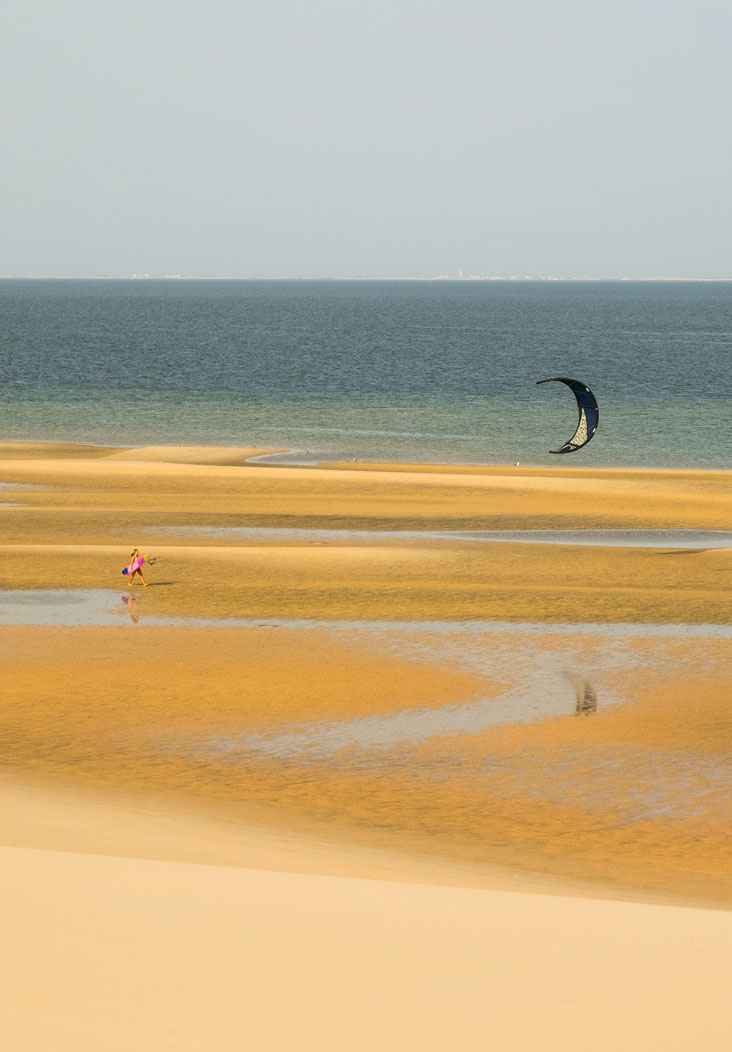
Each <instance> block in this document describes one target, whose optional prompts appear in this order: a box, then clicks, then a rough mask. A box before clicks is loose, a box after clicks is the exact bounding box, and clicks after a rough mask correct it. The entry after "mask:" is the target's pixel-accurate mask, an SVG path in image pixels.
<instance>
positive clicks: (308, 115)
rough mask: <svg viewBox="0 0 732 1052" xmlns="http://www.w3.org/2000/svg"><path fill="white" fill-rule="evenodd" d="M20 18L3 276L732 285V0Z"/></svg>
mask: <svg viewBox="0 0 732 1052" xmlns="http://www.w3.org/2000/svg"><path fill="white" fill-rule="evenodd" d="M0 21H1V22H2V25H0V90H1V91H2V98H3V106H2V113H3V125H4V127H3V134H2V138H1V140H0V141H1V142H2V147H1V148H2V168H1V172H2V175H1V177H0V201H1V203H2V213H1V214H2V228H1V230H0V238H1V240H0V274H1V273H5V274H7V273H11V272H15V273H28V274H31V273H37V274H40V273H55V274H104V273H113V274H124V273H130V272H133V271H136V272H153V273H164V272H173V273H176V272H184V273H191V274H201V275H215V274H221V275H241V276H257V275H261V276H278V275H303V276H327V275H332V276H354V275H365V276H373V275H394V276H398V275H414V274H426V275H427V274H437V273H443V272H447V271H450V272H455V271H457V270H458V268H462V269H463V270H465V271H466V272H469V271H479V272H481V273H492V274H510V273H516V272H526V271H528V272H534V273H538V272H543V273H555V274H568V275H597V276H606V275H607V276H609V275H621V274H622V275H633V276H650V275H698V276H710V275H725V276H729V275H732V204H731V203H730V192H731V191H730V188H731V187H732V133H731V131H730V112H729V111H730V100H732V59H731V56H732V0H724V2H721V3H716V4H715V3H711V4H709V5H705V4H703V3H701V4H699V3H691V2H680V0H632V2H629V0H607V2H605V3H602V4H600V3H596V2H592V0H554V2H552V3H547V2H546V0H506V2H504V3H500V4H497V3H493V2H492V0H299V2H298V0H261V2H258V3H250V2H248V0H231V2H225V0H208V2H206V3H188V4H186V3H181V0H175V2H172V0H144V2H143V0H125V2H123V3H116V4H111V3H108V2H106V0H43V2H40V0H0Z"/></svg>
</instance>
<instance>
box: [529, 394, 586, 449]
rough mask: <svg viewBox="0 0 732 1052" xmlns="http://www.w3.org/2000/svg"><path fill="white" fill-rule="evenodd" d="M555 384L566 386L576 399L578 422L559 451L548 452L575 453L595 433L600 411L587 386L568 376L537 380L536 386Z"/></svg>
mask: <svg viewBox="0 0 732 1052" xmlns="http://www.w3.org/2000/svg"><path fill="white" fill-rule="evenodd" d="M555 382H558V383H562V384H566V385H567V387H569V388H570V390H571V391H572V393H573V394H574V397H575V398H576V399H577V409H578V410H579V421H578V422H577V430H576V431H575V433H574V434H573V435H572V437H571V438H568V439H567V441H566V442H565V443H564V445H563V446H561V447H560V448H559V449H550V450H549V452H550V453H576V452H577V450H578V449H582V447H583V446H586V445H587V443H588V442H589V441H590V439H591V438H592V436H593V435H594V433H595V431H597V425H598V424H599V422H600V409H599V407H598V405H597V399H596V398H595V396H594V395H593V393H592V391H591V390H590V389H589V387H588V386H587V384H583V383H580V381H579V380H572V379H570V377H568V376H550V377H548V378H547V379H546V380H537V384H551V383H555Z"/></svg>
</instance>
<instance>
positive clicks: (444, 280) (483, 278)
mask: <svg viewBox="0 0 732 1052" xmlns="http://www.w3.org/2000/svg"><path fill="white" fill-rule="evenodd" d="M0 281H8V282H10V281H69V282H73V281H125V282H127V281H129V282H141V281H142V282H176V281H204V282H205V281H214V282H215V281H230V282H241V283H242V284H267V285H269V284H277V283H283V284H292V283H297V284H343V283H345V284H349V283H350V284H358V283H374V282H375V283H383V284H395V285H396V284H402V283H423V284H447V285H481V284H484V285H492V284H503V285H578V284H579V285H582V284H584V285H615V284H623V285H729V284H732V277H673V276H671V277H669V276H666V277H663V276H661V277H645V278H642V277H623V276H615V277H605V278H600V277H582V276H577V277H572V276H563V277H560V276H556V277H555V276H553V275H541V274H531V275H526V276H525V277H524V276H501V275H496V276H492V275H482V274H480V275H466V276H465V277H455V276H453V275H441V274H438V275H431V276H430V275H415V276H410V275H405V276H401V277H384V276H374V277H369V276H363V275H362V276H358V277H332V276H330V277H328V276H324V277H303V276H298V275H294V276H293V275H291V276H281V277H262V276H259V277H239V276H235V275H226V274H223V275H221V274H218V275H200V274H0Z"/></svg>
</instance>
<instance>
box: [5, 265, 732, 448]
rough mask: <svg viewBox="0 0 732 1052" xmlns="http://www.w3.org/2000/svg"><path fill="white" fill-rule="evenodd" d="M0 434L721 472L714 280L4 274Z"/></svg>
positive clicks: (721, 327) (718, 289)
mask: <svg viewBox="0 0 732 1052" xmlns="http://www.w3.org/2000/svg"><path fill="white" fill-rule="evenodd" d="M0 316H1V318H2V325H1V326H0V376H2V383H1V384H0V437H3V438H13V439H30V438H35V439H54V440H74V441H90V442H102V443H109V444H132V445H136V444H142V443H153V442H155V443H158V442H188V443H198V442H200V443H227V444H258V445H263V446H267V445H270V446H271V445H274V446H283V445H284V446H287V447H290V448H293V449H297V450H302V451H310V452H311V453H312V452H313V451H315V452H319V453H323V454H324V455H332V454H339V455H340V454H344V455H350V456H357V457H359V458H367V459H368V458H389V459H403V460H441V461H447V462H480V463H495V462H501V463H503V462H511V461H514V460H516V459H520V460H521V461H523V462H527V461H528V462H532V463H555V464H556V463H557V459H556V457H552V456H551V455H549V454H548V450H549V449H550V448H552V447H555V446H556V445H557V443H558V442H561V441H562V440H564V439H565V438H567V437H568V436H569V435H570V433H571V432H572V430H573V428H574V424H575V420H576V411H575V406H574V400H573V398H572V396H571V394H570V393H569V392H568V391H567V390H565V389H564V388H563V387H561V386H560V385H552V386H548V387H541V388H537V387H536V386H535V381H536V380H539V379H542V378H543V377H546V376H553V375H558V374H564V375H570V376H576V377H578V378H580V379H582V380H584V381H586V382H587V383H589V384H590V385H591V386H592V387H593V389H594V390H595V392H596V394H597V396H598V399H599V402H600V407H601V420H600V430H599V432H598V434H597V436H596V437H595V439H594V441H593V442H592V444H591V445H590V446H588V447H587V449H586V450H584V451H583V452H582V453H581V454H579V455H578V456H576V457H573V458H571V461H565V462H567V463H569V462H571V463H572V464H579V463H581V464H585V465H588V466H590V465H593V464H594V465H626V464H628V465H630V464H637V465H659V466H674V465H676V466H687V465H688V466H698V467H702V466H704V467H710V466H720V467H725V466H728V464H729V461H730V453H731V452H732V428H730V426H729V421H730V419H732V397H731V392H732V355H731V354H730V352H731V351H732V285H730V284H725V283H713V284H709V283H699V284H694V283H666V284H664V283H658V284H655V283H633V282H622V283H601V282H587V283H577V282H571V283H563V282H558V283H551V284H548V283H540V282H537V283H532V282H524V283H515V284H511V283H476V282H472V283H468V282H464V283H461V282H331V283H328V282H240V281H227V282H216V281H209V282H196V281H169V282H165V281H159V282H158V281H150V282H134V281H126V282H125V281H48V282H46V281H36V282H28V281H26V282H23V281H3V282H0Z"/></svg>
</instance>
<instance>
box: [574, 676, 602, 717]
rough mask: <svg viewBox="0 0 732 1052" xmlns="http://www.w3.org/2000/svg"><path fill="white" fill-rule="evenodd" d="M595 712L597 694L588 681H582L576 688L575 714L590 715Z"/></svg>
mask: <svg viewBox="0 0 732 1052" xmlns="http://www.w3.org/2000/svg"><path fill="white" fill-rule="evenodd" d="M593 712H597V694H595V691H594V689H593V688H592V687H591V686H590V684H589V683H583V684H582V685H581V686H579V687H578V688H577V707H576V709H575V715H576V716H591V715H592V713H593Z"/></svg>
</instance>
